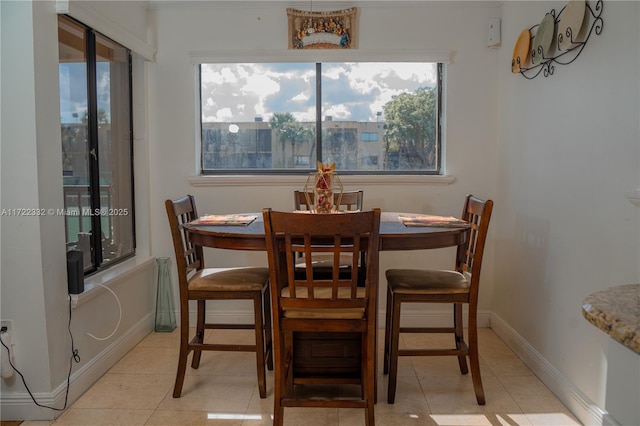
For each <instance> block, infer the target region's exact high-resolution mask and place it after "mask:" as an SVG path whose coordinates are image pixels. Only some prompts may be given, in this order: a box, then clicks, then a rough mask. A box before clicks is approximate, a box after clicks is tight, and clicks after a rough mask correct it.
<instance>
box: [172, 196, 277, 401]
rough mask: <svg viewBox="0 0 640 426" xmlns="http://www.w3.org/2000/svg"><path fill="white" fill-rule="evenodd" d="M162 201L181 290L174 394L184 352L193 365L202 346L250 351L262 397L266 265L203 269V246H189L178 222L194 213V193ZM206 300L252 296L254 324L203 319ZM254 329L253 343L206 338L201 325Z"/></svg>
mask: <svg viewBox="0 0 640 426" xmlns="http://www.w3.org/2000/svg"><path fill="white" fill-rule="evenodd" d="M165 206H166V209H167V216H168V217H169V225H170V229H171V237H172V239H173V247H174V250H175V256H176V266H177V270H178V282H179V289H180V355H179V360H178V372H177V374H176V382H175V385H174V387H173V397H174V398H180V395H181V394H182V385H183V383H184V375H185V371H186V367H187V357H188V356H189V353H190V352H191V351H193V359H192V361H191V367H192V368H196V369H197V368H198V367H199V365H200V358H201V355H202V351H240V352H255V354H256V367H257V370H258V390H259V392H260V397H261V398H266V396H267V388H266V375H265V364H266V366H267V368H268V369H269V370H272V369H273V358H272V351H271V349H272V338H271V311H270V309H271V304H270V293H269V286H268V282H269V268H263V267H240V268H206V269H205V266H204V258H203V255H202V247H200V246H196V245H193V244H192V243H191V241H190V240H189V234H188V232H187V231H186V230H185V229H184V228H183V225H184V224H185V223H187V222H190V221H192V220H194V219H197V218H198V213H197V210H196V203H195V198H194V197H193V195H187V196H185V197H182V198H180V199H178V200H174V201H173V200H166V202H165ZM209 300H220V301H225V300H251V301H253V316H254V323H253V324H227V323H225V324H221V323H212V322H207V321H206V315H207V311H206V302H207V301H209ZM190 301H195V302H196V313H195V318H196V330H195V335H194V336H193V338H191V339H189V335H190V332H189V316H190V311H189V302H190ZM210 329H232V330H236V329H253V330H254V331H255V344H253V345H238V344H231V343H222V342H220V343H218V342H205V330H210Z"/></svg>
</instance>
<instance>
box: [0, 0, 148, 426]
mask: <svg viewBox="0 0 640 426" xmlns="http://www.w3.org/2000/svg"><path fill="white" fill-rule="evenodd" d="M0 8H1V9H0V12H1V13H0V15H1V19H2V22H1V27H0V29H1V43H2V45H1V50H2V64H1V67H2V68H1V78H2V80H1V84H2V100H1V102H2V104H1V114H2V119H1V123H2V127H1V136H2V146H1V172H2V174H1V185H2V192H1V207H2V209H19V208H27V209H44V210H45V211H47V210H49V209H53V210H54V211H55V210H61V209H62V208H63V191H62V154H61V149H60V147H61V139H60V111H59V87H58V84H59V83H58V46H57V40H58V27H57V15H56V4H55V2H53V1H38V2H22V1H20V2H4V1H3V2H0ZM121 13H126V7H124V8H122V9H121ZM124 21H125V22H126V20H124ZM107 35H108V34H107ZM143 67H144V65H143V62H142V61H141V60H140V59H139V58H138V57H136V61H135V63H134V74H135V75H136V76H138V77H137V78H136V81H138V83H140V81H141V79H140V78H139V76H140V75H142V73H143V72H144V69H143ZM144 93H145V92H144V86H142V85H139V87H138V88H137V89H136V96H135V100H134V102H135V101H138V103H136V108H135V113H134V114H136V122H137V123H142V124H144V123H145V122H146V120H144V119H143V120H142V121H140V120H139V117H138V116H139V115H140V114H143V115H144V109H143V108H142V109H141V108H140V106H141V104H140V103H139V101H140V98H141V96H144ZM142 105H143V104H142ZM144 130H145V129H144V127H143V129H142V131H141V132H140V133H138V132H136V141H135V144H136V146H135V154H136V165H135V167H136V194H137V199H136V207H137V208H138V210H137V212H138V213H139V214H141V215H142V216H137V229H138V233H137V236H138V240H137V241H138V249H137V256H136V259H134V260H133V261H129V262H128V265H130V266H131V264H133V267H129V268H128V274H124V275H121V276H120V278H119V279H112V278H111V279H110V278H109V275H111V276H113V275H114V271H113V270H111V271H110V272H109V274H98V275H97V276H95V277H92V281H94V282H103V283H105V284H108V285H109V286H110V288H111V289H112V290H113V291H114V292H115V293H116V294H117V295H118V297H119V298H120V301H121V303H122V321H121V323H120V326H119V327H118V329H117V332H115V334H114V335H113V337H112V338H110V339H107V340H104V341H99V340H95V339H93V338H91V337H89V336H88V335H87V333H92V334H94V335H95V336H98V337H105V336H107V335H109V334H110V333H111V332H112V331H113V330H114V328H115V326H116V324H117V322H118V317H119V314H118V308H117V303H116V301H115V300H114V298H113V296H112V295H111V294H110V293H108V292H107V291H106V290H103V289H102V288H95V289H93V290H89V289H87V290H86V291H85V293H84V294H83V295H81V296H80V300H79V301H78V306H77V307H76V308H74V309H73V311H72V321H71V331H72V332H73V335H74V343H75V348H76V349H77V350H78V353H79V356H80V360H81V362H80V363H78V364H76V363H74V364H73V372H72V376H71V388H70V392H69V403H72V402H73V401H74V400H75V399H77V398H78V397H79V396H80V395H81V394H82V393H83V392H85V391H86V390H87V389H88V388H89V386H91V384H93V382H94V381H95V380H97V379H98V378H99V377H100V376H101V375H102V374H104V372H106V371H107V369H108V368H110V367H111V366H112V365H113V364H114V363H115V362H116V361H117V360H118V359H119V358H120V357H121V356H122V355H124V354H125V353H126V352H127V351H128V350H129V349H131V348H132V347H133V346H134V345H135V344H136V343H137V342H138V341H139V340H140V339H141V338H142V337H143V336H144V335H146V334H148V332H149V331H150V330H151V329H152V328H153V312H154V309H155V299H154V295H155V265H154V262H153V258H152V257H151V256H150V242H149V230H148V227H145V224H146V223H147V220H146V217H148V213H149V204H148V201H147V199H146V197H145V194H146V193H148V183H149V179H148V173H147V164H146V162H147V155H146V141H145V140H144V136H145V131H144ZM0 224H1V233H2V234H1V240H2V242H1V247H2V269H1V275H2V276H1V285H2V287H1V293H0V294H1V296H2V299H1V312H0V316H1V318H2V320H11V321H12V325H13V343H14V346H13V349H14V354H15V365H16V367H17V368H18V369H19V370H20V371H21V372H22V373H23V374H24V376H25V379H26V382H27V385H28V386H29V388H30V390H31V391H32V392H33V393H34V395H35V397H36V399H37V401H38V403H40V404H44V405H48V406H54V407H57V408H62V407H63V403H64V399H65V391H66V380H67V374H68V371H69V363H70V359H71V355H72V354H71V341H70V337H69V331H68V323H69V300H68V296H67V278H66V257H65V251H66V248H65V236H64V217H63V216H55V215H52V214H47V215H45V216H40V217H33V216H5V215H3V216H2V218H1V222H0ZM124 268H125V265H122V267H121V268H120V269H124ZM2 350H4V348H2ZM1 401H2V419H3V420H14V419H15V420H25V419H27V420H32V419H52V418H54V417H56V416H58V415H59V414H60V413H59V412H56V411H53V410H50V409H47V408H39V407H37V406H36V405H35V404H34V403H33V402H32V400H31V398H30V397H29V395H28V394H27V391H26V390H25V388H24V386H23V384H22V381H21V379H20V377H19V376H18V375H17V374H14V376H13V377H12V378H9V379H3V380H2V381H1Z"/></svg>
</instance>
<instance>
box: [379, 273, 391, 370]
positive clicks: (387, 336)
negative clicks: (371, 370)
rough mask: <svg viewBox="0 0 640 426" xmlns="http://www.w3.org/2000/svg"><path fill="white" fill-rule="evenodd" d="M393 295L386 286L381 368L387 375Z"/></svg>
mask: <svg viewBox="0 0 640 426" xmlns="http://www.w3.org/2000/svg"><path fill="white" fill-rule="evenodd" d="M392 299H393V294H392V293H391V287H389V285H388V284H387V310H386V313H385V316H386V319H385V324H384V360H383V362H384V365H383V366H382V372H383V373H384V374H389V350H390V342H391V306H392Z"/></svg>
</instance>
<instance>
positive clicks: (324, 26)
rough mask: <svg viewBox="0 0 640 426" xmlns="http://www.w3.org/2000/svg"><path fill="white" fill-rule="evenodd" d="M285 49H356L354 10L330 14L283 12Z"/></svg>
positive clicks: (356, 11) (355, 12) (337, 11)
mask: <svg viewBox="0 0 640 426" xmlns="http://www.w3.org/2000/svg"><path fill="white" fill-rule="evenodd" d="M287 18H288V19H287V20H288V23H289V32H288V37H289V49H356V48H357V47H358V8H357V7H352V8H349V9H344V10H336V11H332V12H310V11H304V10H297V9H287Z"/></svg>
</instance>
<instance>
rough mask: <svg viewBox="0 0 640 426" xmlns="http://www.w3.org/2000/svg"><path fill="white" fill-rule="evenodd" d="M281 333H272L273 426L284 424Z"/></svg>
mask: <svg viewBox="0 0 640 426" xmlns="http://www.w3.org/2000/svg"><path fill="white" fill-rule="evenodd" d="M282 339H283V337H282V331H280V332H275V333H274V340H275V342H274V354H273V355H274V361H275V368H274V369H273V426H282V424H283V423H284V407H283V406H282V397H283V392H284V388H285V377H284V375H285V374H284V371H283V367H284V363H283V361H282V356H283V354H282V347H283V345H282Z"/></svg>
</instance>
